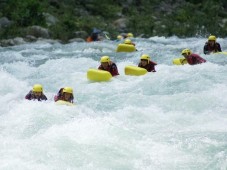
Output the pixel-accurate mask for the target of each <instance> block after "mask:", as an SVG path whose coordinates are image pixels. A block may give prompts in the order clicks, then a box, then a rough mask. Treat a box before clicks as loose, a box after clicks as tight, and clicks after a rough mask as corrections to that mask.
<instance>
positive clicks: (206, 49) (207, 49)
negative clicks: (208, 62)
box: [203, 42, 221, 54]
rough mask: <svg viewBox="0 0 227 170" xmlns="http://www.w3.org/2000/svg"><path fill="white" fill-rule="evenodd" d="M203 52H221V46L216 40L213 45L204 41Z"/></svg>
mask: <svg viewBox="0 0 227 170" xmlns="http://www.w3.org/2000/svg"><path fill="white" fill-rule="evenodd" d="M203 52H204V54H209V53H210V52H221V46H220V44H219V43H217V42H215V43H214V46H211V45H210V44H209V43H208V42H206V44H205V46H204V50H203Z"/></svg>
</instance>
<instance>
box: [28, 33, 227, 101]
mask: <svg viewBox="0 0 227 170" xmlns="http://www.w3.org/2000/svg"><path fill="white" fill-rule="evenodd" d="M116 51H117V52H133V51H136V48H135V44H134V43H133V42H132V41H131V39H129V38H126V39H125V40H124V43H121V44H119V45H118V47H117V50H116ZM204 53H205V54H211V53H222V54H227V52H222V51H221V46H220V44H219V43H217V42H216V37H215V36H214V35H211V36H209V38H208V41H207V42H206V44H205V46H204ZM181 54H182V55H183V56H184V57H182V58H177V59H173V64H175V65H184V64H190V65H196V64H201V63H205V62H206V60H205V59H203V58H202V57H201V56H199V55H198V54H194V53H192V51H191V50H190V49H187V48H186V49H183V50H182V52H181ZM156 65H157V63H156V62H154V61H152V60H151V57H150V56H149V55H148V54H143V55H141V56H140V62H139V63H138V66H132V65H128V66H126V67H125V69H124V72H125V75H131V76H141V75H144V74H146V73H147V72H156V70H155V66H156ZM117 75H119V72H118V68H117V65H116V64H115V63H114V62H113V61H111V59H110V57H109V56H102V57H101V58H100V66H99V67H98V68H97V69H96V68H91V69H88V71H87V79H88V80H90V81H95V82H100V81H109V80H110V79H111V78H112V77H114V76H117ZM25 98H26V99H28V100H38V101H42V100H47V97H46V96H45V95H44V93H43V87H42V85H40V84H35V85H34V86H33V89H32V90H31V91H30V92H29V93H28V94H27V95H26V96H25ZM73 99H74V97H73V89H72V87H64V88H61V89H60V90H59V91H58V93H57V94H56V95H55V97H54V100H55V102H56V103H57V104H61V105H62V104H64V105H74V102H73Z"/></svg>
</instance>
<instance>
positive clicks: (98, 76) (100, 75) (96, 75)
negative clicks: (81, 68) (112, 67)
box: [87, 68, 112, 81]
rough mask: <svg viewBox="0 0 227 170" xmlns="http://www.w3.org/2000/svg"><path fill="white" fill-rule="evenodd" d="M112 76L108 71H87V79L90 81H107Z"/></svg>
mask: <svg viewBox="0 0 227 170" xmlns="http://www.w3.org/2000/svg"><path fill="white" fill-rule="evenodd" d="M111 78H112V75H111V74H110V72H108V71H104V70H99V69H93V68H92V69H89V70H88V71H87V79H88V80H91V81H109V80H110V79H111Z"/></svg>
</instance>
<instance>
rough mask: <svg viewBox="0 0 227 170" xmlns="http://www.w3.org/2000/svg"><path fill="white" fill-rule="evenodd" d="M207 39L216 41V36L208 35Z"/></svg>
mask: <svg viewBox="0 0 227 170" xmlns="http://www.w3.org/2000/svg"><path fill="white" fill-rule="evenodd" d="M208 41H216V37H215V36H214V35H210V36H209V38H208Z"/></svg>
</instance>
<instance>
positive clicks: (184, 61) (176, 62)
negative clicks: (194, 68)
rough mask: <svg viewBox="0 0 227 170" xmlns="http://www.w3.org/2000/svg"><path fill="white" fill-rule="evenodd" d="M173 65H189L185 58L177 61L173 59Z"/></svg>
mask: <svg viewBox="0 0 227 170" xmlns="http://www.w3.org/2000/svg"><path fill="white" fill-rule="evenodd" d="M173 64H175V65H184V64H188V62H187V60H186V59H185V58H175V59H173Z"/></svg>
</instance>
